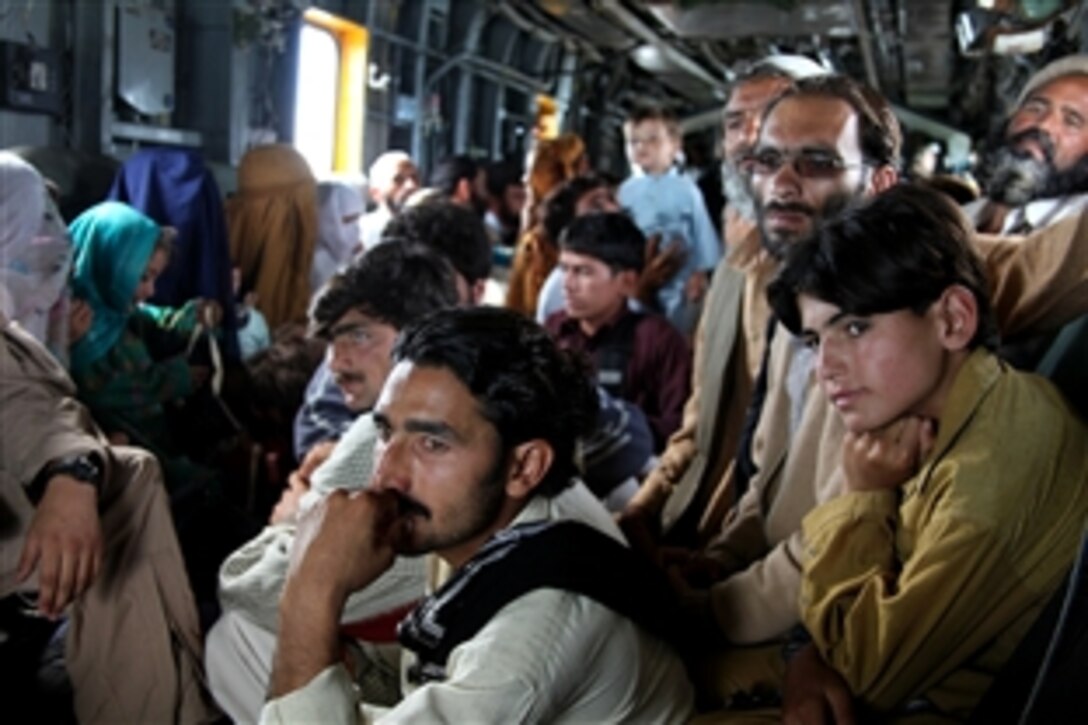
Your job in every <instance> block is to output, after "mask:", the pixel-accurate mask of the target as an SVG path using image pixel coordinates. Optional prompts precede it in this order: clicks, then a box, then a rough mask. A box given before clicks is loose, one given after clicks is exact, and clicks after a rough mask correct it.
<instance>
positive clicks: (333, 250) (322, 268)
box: [310, 181, 366, 294]
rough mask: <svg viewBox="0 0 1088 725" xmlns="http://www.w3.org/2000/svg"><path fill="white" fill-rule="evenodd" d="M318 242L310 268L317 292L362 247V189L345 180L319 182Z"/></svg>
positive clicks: (312, 286)
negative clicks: (360, 227) (360, 233)
mask: <svg viewBox="0 0 1088 725" xmlns="http://www.w3.org/2000/svg"><path fill="white" fill-rule="evenodd" d="M317 205H318V208H317V245H316V246H315V248H314V264H313V267H312V268H311V271H310V292H311V294H317V292H318V291H319V290H320V289H321V287H322V286H324V284H325V283H326V282H328V281H329V278H330V277H332V275H333V274H334V273H335V272H336V270H337V269H339V268H340V267H341V266H343V265H345V264H347V263H348V262H350V261H351V259H352V257H354V256H355V254H356V253H357V252H358V251H360V250H361V249H362V245H361V244H360V241H359V217H360V216H362V214H363V212H364V211H366V208H365V206H364V205H363V197H362V195H361V194H360V193H359V189H358V188H357V187H356V186H353V185H351V184H349V183H346V182H343V181H322V182H320V183H319V184H318V185H317Z"/></svg>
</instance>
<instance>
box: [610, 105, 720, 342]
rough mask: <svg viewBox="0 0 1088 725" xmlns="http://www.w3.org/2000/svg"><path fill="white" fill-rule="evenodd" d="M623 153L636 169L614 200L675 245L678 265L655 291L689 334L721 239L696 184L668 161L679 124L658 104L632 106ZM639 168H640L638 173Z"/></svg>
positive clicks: (645, 227)
mask: <svg viewBox="0 0 1088 725" xmlns="http://www.w3.org/2000/svg"><path fill="white" fill-rule="evenodd" d="M623 135H624V140H625V142H626V144H627V158H628V159H629V160H630V162H631V166H632V167H633V168H634V169H636V172H635V173H634V174H633V175H632V176H630V177H629V178H628V179H627V180H626V181H624V182H623V184H622V185H621V186H620V190H619V201H620V204H621V205H622V206H623V207H624V209H626V210H627V211H628V212H629V213H630V214H631V216H632V218H633V219H634V220H635V224H637V225H638V227H639V229H641V230H642V232H643V234H645V235H646V236H647V237H650V236H652V235H655V234H658V235H660V236H661V240H662V244H680V245H681V246H682V247H683V249H684V252H685V260H684V264H683V266H682V267H681V268H680V270H679V271H678V272H677V273H676V276H674V277H673V278H672V279H671V280H669V282H667V283H666V284H665V285H664V286H663V287H662V288H661V290H660V291H659V292H658V304H659V305H660V307H661V311H662V312H663V313H664V314H665V316H666V317H668V319H669V321H670V322H672V323H673V325H675V326H676V327H677V328H679V329H680V331H681V332H683V333H685V334H691V333H692V332H693V331H694V329H695V324H696V322H697V320H698V310H699V306H700V304H701V302H702V299H703V296H704V294H705V292H706V288H707V284H708V282H709V277H710V272H711V271H712V270H713V269H714V267H715V266H716V265H717V264H718V260H719V259H720V258H721V244H720V243H719V240H718V235H717V233H716V232H715V231H714V226H713V224H711V223H710V216H709V215H708V214H707V211H706V204H705V203H704V202H703V197H702V194H701V193H700V192H699V188H698V187H697V186H696V185H695V183H694V182H692V181H691V179H689V178H687V177H686V176H684V175H683V174H681V173H679V171H678V170H677V169H675V168H674V166H673V161H674V159H675V158H676V155H677V153H678V152H679V150H680V126H679V124H678V123H677V121H676V118H674V117H673V116H672V114H670V113H668V112H667V111H665V110H663V109H660V108H646V109H639V110H636V111H634V112H633V113H632V114H631V115H630V116H628V118H627V121H626V122H625V123H624V125H623ZM640 172H641V173H640Z"/></svg>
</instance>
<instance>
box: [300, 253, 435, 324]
mask: <svg viewBox="0 0 1088 725" xmlns="http://www.w3.org/2000/svg"><path fill="white" fill-rule="evenodd" d="M456 304H457V280H456V278H455V277H454V274H453V267H452V266H451V265H450V262H449V261H448V260H447V259H445V258H444V257H443V256H442V255H441V254H439V253H438V252H436V251H435V250H433V249H431V248H429V247H426V246H424V245H422V244H414V243H411V242H403V243H388V244H380V245H378V246H377V247H374V248H373V249H371V250H369V251H367V252H366V253H365V254H363V255H362V256H361V257H359V258H358V259H356V260H355V261H353V262H352V263H351V264H349V265H348V266H347V268H345V269H344V270H342V271H340V272H337V273H336V274H334V275H333V276H332V279H330V280H329V282H328V284H326V285H325V287H324V288H323V289H322V290H321V293H320V295H319V296H318V298H317V300H316V301H315V302H314V305H313V307H312V309H311V310H310V330H311V332H312V334H314V335H317V336H320V337H328V336H329V334H330V333H331V330H332V327H333V325H335V324H336V322H337V320H339V319H340V318H341V317H343V316H344V315H345V314H347V313H348V312H349V311H350V310H358V311H359V312H362V313H363V314H365V315H368V316H370V317H373V318H375V319H377V320H380V321H381V322H384V323H385V324H387V325H390V326H391V327H395V328H397V329H398V330H399V329H401V328H403V327H404V326H405V325H407V324H409V323H411V322H414V321H415V320H417V319H419V318H420V317H422V316H423V315H425V314H427V313H428V312H431V311H433V310H440V309H443V308H446V307H453V306H455V305H456Z"/></svg>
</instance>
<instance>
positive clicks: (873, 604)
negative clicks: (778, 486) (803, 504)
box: [800, 491, 1016, 710]
mask: <svg viewBox="0 0 1088 725" xmlns="http://www.w3.org/2000/svg"><path fill="white" fill-rule="evenodd" d="M898 519H899V514H898V510H897V494H896V492H895V491H879V492H856V493H847V494H844V495H842V496H840V497H839V498H837V499H835V500H833V501H831V502H829V503H827V504H825V505H824V506H822V507H820V508H818V509H816V510H814V511H813V512H812V513H811V514H809V515H808V517H806V519H805V522H804V536H805V541H806V542H807V547H808V548H807V551H806V562H805V565H804V569H805V575H804V579H803V583H802V587H801V599H800V602H801V615H802V619H803V622H804V624H805V627H806V628H807V629H808V631H809V633H810V634H811V635H812V638H813V642H814V644H815V645H816V647H817V649H818V650H819V651H820V654H821V655H822V656H823V657H824V659H825V660H826V661H827V662H828V664H830V665H831V666H832V667H833V668H834V669H835V670H837V671H838V672H839V674H841V675H842V676H843V678H844V679H845V680H846V682H847V684H848V686H849V687H850V689H851V691H852V692H853V693H854V694H855V695H856V696H858V697H860V698H862V699H864V700H865V701H866V702H868V703H870V704H872V705H874V706H876V707H877V708H878V709H881V710H888V709H891V708H894V707H896V706H898V705H900V704H902V703H903V702H904V701H906V700H907V699H908V698H909V697H911V696H912V695H913V694H914V693H918V692H924V691H925V689H926V688H927V687H928V686H929V685H931V684H932V683H933V682H936V681H939V680H940V679H942V678H944V677H945V676H947V675H948V673H949V672H950V671H951V670H952V669H954V668H955V667H957V666H959V664H960V663H961V662H962V661H963V659H964V658H965V657H966V656H968V653H970V652H973V651H975V650H976V649H977V648H979V647H980V646H982V645H983V644H984V643H985V642H986V641H987V639H988V638H990V637H992V636H993V634H994V633H993V631H992V622H993V621H994V617H993V610H994V608H997V607H1001V606H1003V605H1002V604H1001V603H1002V601H1003V600H1004V599H1005V597H1006V596H1007V595H1008V594H1009V589H1010V587H1013V588H1015V587H1016V582H1015V581H1014V580H1015V577H1013V576H1010V572H1009V571H1008V569H1007V566H1006V561H1007V557H1008V552H1007V551H1005V550H1004V549H1003V547H1001V546H1000V545H997V542H995V541H993V537H992V536H991V535H990V534H989V533H988V532H987V530H986V529H985V528H983V527H980V526H976V525H974V524H973V523H972V522H971V521H969V520H965V519H964V518H962V517H948V516H946V517H943V520H935V521H934V523H933V524H932V525H930V526H927V527H926V528H925V529H924V530H923V531H922V532H920V537H919V540H918V541H917V543H916V547H915V553H914V555H913V556H912V557H911V558H910V560H909V561H907V562H906V563H905V564H902V563H900V562H898V561H897V557H896V553H895V552H896V539H895V537H896V528H897V526H898V523H899V522H898ZM967 572H970V576H965V573H967ZM987 625H991V626H989V627H988V626H987Z"/></svg>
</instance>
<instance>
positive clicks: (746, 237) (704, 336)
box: [621, 55, 824, 547]
mask: <svg viewBox="0 0 1088 725" xmlns="http://www.w3.org/2000/svg"><path fill="white" fill-rule="evenodd" d="M820 73H824V70H823V69H822V68H821V67H820V66H819V65H817V64H816V63H815V62H814V61H811V60H809V59H808V58H805V57H803V56H792V55H791V56H771V57H768V58H766V59H764V60H762V61H760V62H759V63H756V64H755V65H754V66H753V67H752V68H751V69H750V70H749V71H748V72H747V73H745V74H743V75H741V76H740V77H739V78H738V79H737V80H736V81H735V82H734V84H733V88H732V91H731V92H730V94H729V101H728V102H727V103H726V105H725V108H724V110H723V112H722V132H723V139H722V151H723V156H724V160H723V163H722V183H723V186H724V188H725V192H726V197H727V206H726V209H725V214H724V228H725V242H726V245H727V246H728V247H729V248H730V250H731V251H730V253H729V254H728V255H726V257H725V258H724V259H722V261H721V262H720V263H719V264H718V267H717V269H716V270H715V271H714V277H713V283H712V284H711V287H710V291H709V292H708V295H707V299H706V303H705V304H706V306H705V308H704V310H703V314H702V319H701V321H700V323H699V328H698V330H697V332H696V338H695V352H694V355H695V364H694V372H693V375H692V392H691V397H690V398H688V402H687V404H686V405H685V407H684V418H683V422H682V424H681V427H680V429H679V430H678V431H677V432H676V433H675V434H673V436H672V437H671V438H670V440H669V443H668V447H667V448H666V449H665V451H664V453H663V454H662V456H661V463H660V465H659V466H658V467H657V468H655V469H654V471H653V472H652V473H650V475H649V477H648V478H647V479H646V481H645V483H644V484H643V486H642V488H641V489H640V490H639V493H638V494H637V495H636V497H635V499H634V500H633V501H632V502H631V503H630V505H629V506H628V508H627V510H626V511H625V512H624V515H623V518H622V520H621V523H622V525H623V526H624V529H625V531H626V532H627V534H628V536H630V537H632V538H633V539H634V540H635V541H637V542H640V543H641V544H642V545H643V546H646V547H653V546H655V542H656V540H657V539H658V538H659V535H665V536H667V537H668V540H669V541H671V542H674V543H683V544H696V543H699V544H702V543H705V542H706V541H707V540H708V539H709V537H710V536H711V535H713V534H714V533H716V531H717V530H718V528H719V526H720V524H721V521H722V518H723V516H724V515H725V511H726V510H727V508H728V507H729V505H730V504H731V503H732V495H731V493H730V492H731V490H732V483H731V482H732V465H731V461H732V455H733V452H734V451H735V450H736V447H737V442H738V435H739V432H740V428H741V422H742V421H743V419H744V411H745V408H746V407H747V405H748V396H749V394H750V392H751V387H752V380H753V378H754V377H755V373H756V371H757V370H758V369H759V361H760V360H761V359H762V357H763V342H764V338H765V335H764V329H765V328H766V326H767V316H768V313H767V303H766V300H765V299H764V294H763V291H764V289H765V285H766V282H767V280H768V279H769V275H770V273H771V272H773V270H774V268H775V265H774V264H773V260H771V261H770V263H769V262H768V259H767V256H766V255H765V254H763V253H762V252H761V251H760V244H759V234H758V232H757V230H756V226H755V206H754V204H753V201H752V196H751V192H750V191H749V189H748V187H747V183H746V181H745V178H744V174H743V173H742V166H743V161H744V159H745V158H746V157H747V155H748V154H749V153H750V152H751V150H752V148H753V146H754V144H755V142H756V139H757V137H758V135H759V127H760V122H761V119H762V115H763V109H764V108H765V107H766V106H767V104H768V103H770V101H771V100H772V99H773V98H774V97H775V96H777V95H778V94H780V93H781V92H782V91H784V90H785V89H787V88H789V87H790V85H791V84H792V83H793V82H794V80H796V79H798V78H802V77H806V76H812V75H817V74H820Z"/></svg>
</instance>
